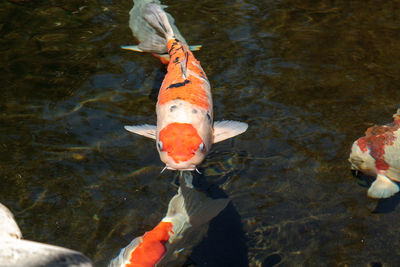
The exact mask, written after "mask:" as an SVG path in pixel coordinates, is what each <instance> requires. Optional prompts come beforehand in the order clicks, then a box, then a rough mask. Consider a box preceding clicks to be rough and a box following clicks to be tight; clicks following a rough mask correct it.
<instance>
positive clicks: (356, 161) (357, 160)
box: [349, 140, 377, 176]
mask: <svg viewBox="0 0 400 267" xmlns="http://www.w3.org/2000/svg"><path fill="white" fill-rule="evenodd" d="M349 161H350V163H351V168H352V169H354V170H359V171H361V172H362V173H364V174H366V175H370V176H375V175H376V173H377V170H376V168H375V159H374V158H373V157H371V155H370V153H369V149H366V150H362V149H361V148H360V146H359V144H358V140H357V141H355V142H354V143H353V146H352V147H351V153H350V157H349Z"/></svg>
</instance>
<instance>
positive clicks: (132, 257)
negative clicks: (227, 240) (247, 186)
mask: <svg viewBox="0 0 400 267" xmlns="http://www.w3.org/2000/svg"><path fill="white" fill-rule="evenodd" d="M185 175H191V174H190V173H189V174H187V173H186V174H185ZM228 203H229V199H210V198H208V197H206V196H205V195H204V194H203V193H201V192H198V191H197V190H195V189H193V188H191V187H190V186H188V185H186V184H185V182H182V181H181V186H180V187H179V189H178V194H176V195H175V196H174V197H173V198H172V199H171V201H170V202H169V205H168V211H167V214H166V216H165V217H164V218H163V219H162V220H161V222H160V223H159V224H158V225H157V226H156V227H154V228H153V229H152V230H151V231H148V232H146V233H145V234H144V235H143V236H140V237H137V238H135V239H133V241H132V242H131V243H130V244H129V245H128V246H126V247H125V248H123V249H122V250H121V252H120V254H119V255H118V256H117V257H116V258H114V259H113V260H112V261H111V262H110V264H109V267H128V266H129V267H139V266H140V267H153V266H158V265H162V266H165V264H166V262H168V261H171V260H174V257H173V256H174V255H175V256H176V255H177V252H179V251H180V250H181V248H180V247H179V244H180V243H182V242H181V241H182V239H184V238H185V236H186V234H187V231H188V229H192V230H193V229H195V230H197V229H198V227H200V226H202V225H205V224H207V223H208V222H209V221H210V220H211V219H213V218H214V217H215V216H217V215H218V214H219V213H220V212H221V211H222V210H223V209H224V208H225V207H226V206H227V205H228ZM171 256H172V258H171ZM167 257H168V258H167ZM161 262H162V263H161Z"/></svg>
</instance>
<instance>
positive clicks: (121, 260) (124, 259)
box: [108, 236, 143, 267]
mask: <svg viewBox="0 0 400 267" xmlns="http://www.w3.org/2000/svg"><path fill="white" fill-rule="evenodd" d="M142 241H143V239H142V237H141V236H139V237H136V238H135V239H133V240H132V241H131V243H129V245H127V246H126V247H124V248H123V249H121V251H120V252H119V255H118V256H117V257H115V258H114V259H112V260H111V262H110V263H109V264H108V267H119V266H125V265H126V264H128V263H129V261H130V258H131V254H132V252H133V251H134V250H135V249H136V248H137V247H138V246H139V245H140V243H142Z"/></svg>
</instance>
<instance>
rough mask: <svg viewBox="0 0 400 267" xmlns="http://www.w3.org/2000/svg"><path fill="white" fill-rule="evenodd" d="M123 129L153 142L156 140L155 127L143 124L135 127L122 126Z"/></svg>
mask: <svg viewBox="0 0 400 267" xmlns="http://www.w3.org/2000/svg"><path fill="white" fill-rule="evenodd" d="M124 128H125V129H126V130H127V131H130V132H132V133H135V134H139V135H143V136H145V137H148V138H152V139H154V140H155V139H156V131H157V127H156V126H155V125H149V124H143V125H136V126H124Z"/></svg>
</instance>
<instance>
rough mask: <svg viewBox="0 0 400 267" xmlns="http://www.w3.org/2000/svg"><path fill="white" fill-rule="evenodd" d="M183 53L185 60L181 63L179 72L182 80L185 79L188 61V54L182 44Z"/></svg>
mask: <svg viewBox="0 0 400 267" xmlns="http://www.w3.org/2000/svg"><path fill="white" fill-rule="evenodd" d="M182 48H183V52H185V58H184V59H183V60H182V61H181V72H182V77H183V79H185V80H186V79H187V63H188V60H189V52H188V51H187V48H186V45H185V44H183V43H182Z"/></svg>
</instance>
